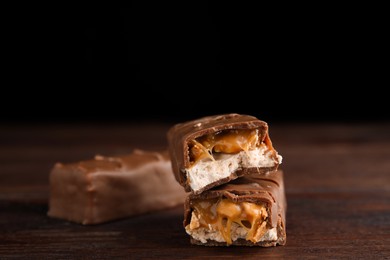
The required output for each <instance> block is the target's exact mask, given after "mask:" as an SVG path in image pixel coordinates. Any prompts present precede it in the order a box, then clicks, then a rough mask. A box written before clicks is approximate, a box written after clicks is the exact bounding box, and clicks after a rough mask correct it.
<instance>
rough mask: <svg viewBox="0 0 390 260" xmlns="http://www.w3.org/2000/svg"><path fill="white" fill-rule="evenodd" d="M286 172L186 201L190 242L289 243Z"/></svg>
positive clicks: (245, 180) (242, 181)
mask: <svg viewBox="0 0 390 260" xmlns="http://www.w3.org/2000/svg"><path fill="white" fill-rule="evenodd" d="M286 207H287V203H286V197H285V192H284V183H283V172H282V171H280V170H278V171H274V172H270V173H268V174H267V175H266V176H259V175H251V176H245V177H242V178H238V179H236V180H234V181H231V182H230V183H228V184H224V185H222V186H219V187H215V188H213V189H211V190H207V191H204V192H203V193H201V194H198V195H195V194H193V193H191V194H190V195H189V196H188V197H187V200H186V202H185V213H184V227H185V229H186V232H187V233H188V234H189V235H190V236H191V243H192V244H197V245H206V246H229V245H245V246H263V247H269V246H276V245H284V244H285V243H286V228H285V227H286Z"/></svg>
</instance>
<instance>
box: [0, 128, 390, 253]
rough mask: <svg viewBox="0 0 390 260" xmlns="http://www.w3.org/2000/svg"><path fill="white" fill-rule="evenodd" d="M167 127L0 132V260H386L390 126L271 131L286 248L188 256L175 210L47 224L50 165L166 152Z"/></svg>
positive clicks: (180, 214)
mask: <svg viewBox="0 0 390 260" xmlns="http://www.w3.org/2000/svg"><path fill="white" fill-rule="evenodd" d="M168 127H169V125H164V124H142V125H138V124H130V125H97V124H96V125H40V126H31V125H14V126H0V259H8V258H25V259H43V258H46V259H47V258H48V259H113V258H130V259H151V258H160V259H192V258H197V259H199V258H203V259H210V258H211V257H213V258H224V259H225V258H237V257H239V258H245V259H252V258H253V259H255V258H272V259H306V258H325V259H329V258H330V259H389V258H390V203H389V202H390V124H389V123H377V124H373V123H371V124H349V125H341V124H316V125H313V124H275V125H272V124H270V135H271V138H272V140H273V143H274V146H275V148H276V149H277V150H278V151H279V153H280V154H282V155H283V157H284V160H283V164H282V168H283V170H284V172H285V183H286V192H287V201H288V210H287V245H286V246H279V247H274V248H249V247H228V248H213V247H211V248H210V247H201V246H192V245H190V244H189V238H188V235H187V234H186V233H185V232H184V229H183V227H182V221H183V209H182V208H181V207H176V208H173V209H169V210H164V211H160V212H156V213H152V214H147V215H143V216H137V217H133V218H127V219H123V220H118V221H113V222H110V223H106V224H101V225H95V226H82V225H79V224H74V223H70V222H66V221H63V220H58V219H52V218H48V217H47V216H46V212H47V199H48V173H49V170H50V168H51V167H52V166H53V164H54V163H55V162H58V161H61V162H71V161H78V160H83V159H88V158H91V157H92V156H93V155H95V154H103V155H117V154H124V153H128V152H129V151H131V150H132V149H134V148H143V149H161V148H164V147H166V139H165V133H166V130H167V129H168Z"/></svg>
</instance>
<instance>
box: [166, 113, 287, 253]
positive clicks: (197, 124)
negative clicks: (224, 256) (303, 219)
mask: <svg viewBox="0 0 390 260" xmlns="http://www.w3.org/2000/svg"><path fill="white" fill-rule="evenodd" d="M168 143H169V153H170V156H171V161H172V168H173V172H174V174H175V178H176V180H177V181H178V182H179V183H180V184H181V185H182V186H183V187H184V189H185V191H187V192H190V193H189V195H188V196H187V199H186V202H185V205H184V211H185V212H184V223H183V224H184V228H185V230H186V232H187V233H188V234H189V235H190V236H191V243H192V244H198V245H207V246H224V245H246V246H264V247H268V246H275V245H284V244H285V242H286V232H285V230H286V229H285V223H286V221H285V219H286V215H285V211H286V198H285V192H284V184H283V172H282V171H281V170H278V166H279V164H280V163H281V162H282V157H281V156H280V155H278V153H277V151H276V150H275V149H274V148H273V146H272V142H271V139H270V137H269V135H268V125H267V123H265V122H263V121H261V120H259V119H257V118H256V117H253V116H249V115H239V114H226V115H217V116H209V117H204V118H200V119H198V120H194V121H189V122H185V123H182V124H177V125H175V126H173V127H172V128H171V129H170V130H169V131H168Z"/></svg>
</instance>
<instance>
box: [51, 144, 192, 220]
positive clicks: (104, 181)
mask: <svg viewBox="0 0 390 260" xmlns="http://www.w3.org/2000/svg"><path fill="white" fill-rule="evenodd" d="M185 196H186V194H185V192H184V191H183V188H182V187H181V186H180V185H179V184H178V183H177V182H176V180H175V178H174V177H173V173H172V167H171V162H170V160H169V156H168V152H166V151H165V152H152V151H141V150H135V151H134V152H133V153H131V154H129V155H125V156H119V157H103V156H96V157H95V159H94V160H89V161H82V162H77V163H70V164H61V163H57V164H56V165H55V166H54V168H53V169H52V171H51V173H50V199H49V212H48V215H49V216H51V217H56V218H61V219H65V220H69V221H74V222H78V223H82V224H85V225H87V224H98V223H103V222H107V221H112V220H115V219H119V218H124V217H130V216H134V215H138V214H144V213H148V212H153V211H157V210H162V209H166V208H170V207H173V206H176V205H180V204H183V203H184V200H185Z"/></svg>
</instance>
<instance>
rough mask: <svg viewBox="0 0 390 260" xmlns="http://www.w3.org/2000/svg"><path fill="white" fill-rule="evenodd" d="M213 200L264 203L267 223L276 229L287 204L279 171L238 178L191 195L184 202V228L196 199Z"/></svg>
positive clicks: (189, 218)
mask: <svg viewBox="0 0 390 260" xmlns="http://www.w3.org/2000/svg"><path fill="white" fill-rule="evenodd" d="M215 198H221V199H222V198H227V199H229V200H231V201H233V202H235V203H239V202H244V201H245V202H252V203H256V204H258V203H265V205H266V208H267V211H268V216H270V217H269V221H268V223H269V224H270V225H271V226H272V227H276V225H277V223H278V216H279V215H280V216H281V218H282V220H283V223H285V218H286V216H285V210H286V207H287V203H286V198H285V192H284V182H283V172H282V171H281V170H278V171H273V172H269V173H268V174H267V175H265V176H259V175H250V176H245V177H242V178H238V179H236V180H233V181H231V182H229V183H227V184H224V185H221V186H218V187H214V188H212V189H211V190H207V191H204V192H203V193H201V194H198V195H195V194H193V193H191V194H190V195H189V196H188V197H187V200H186V202H185V212H184V223H183V224H184V227H185V226H187V225H188V224H189V223H190V222H191V213H192V202H194V201H196V200H198V199H202V200H203V199H215Z"/></svg>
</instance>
